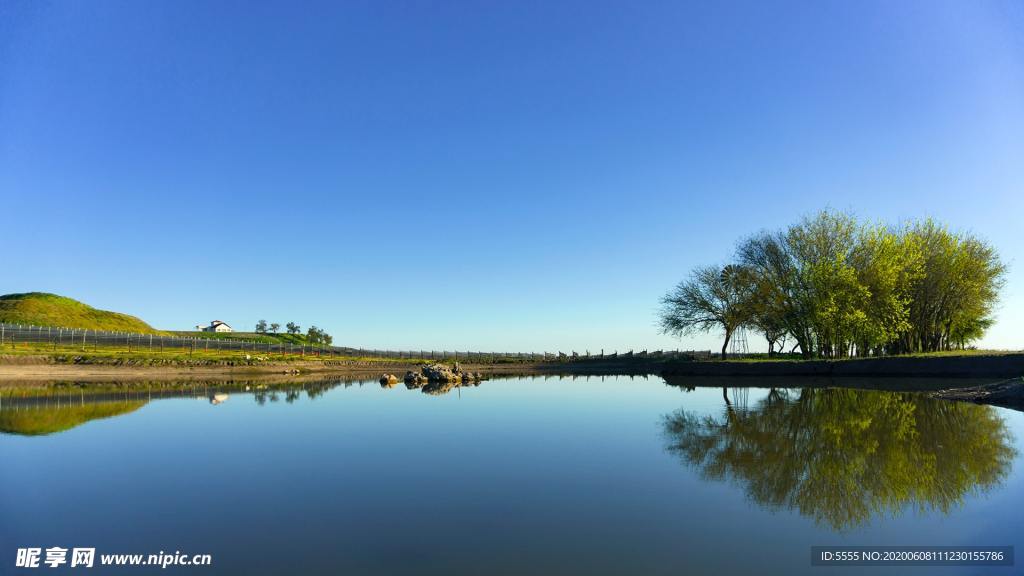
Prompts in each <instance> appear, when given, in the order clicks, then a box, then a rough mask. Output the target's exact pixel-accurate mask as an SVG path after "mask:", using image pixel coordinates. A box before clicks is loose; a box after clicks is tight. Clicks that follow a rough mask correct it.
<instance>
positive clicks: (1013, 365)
mask: <svg viewBox="0 0 1024 576" xmlns="http://www.w3.org/2000/svg"><path fill="white" fill-rule="evenodd" d="M661 373H662V374H665V375H673V376H827V377H847V376H853V377H864V376H899V377H904V376H906V377H937V378H1016V377H1018V376H1022V375H1024V354H1020V353H1013V354H993V355H964V356H921V357H915V356H907V357H895V356H894V357H889V358H859V359H854V360H806V361H764V362H736V361H734V362H679V363H670V364H665V365H664V366H663V367H662V369H661Z"/></svg>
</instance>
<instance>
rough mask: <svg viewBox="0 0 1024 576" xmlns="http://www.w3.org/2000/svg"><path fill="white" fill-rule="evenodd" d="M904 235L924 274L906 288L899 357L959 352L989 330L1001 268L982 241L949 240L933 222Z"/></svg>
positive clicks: (948, 234) (1003, 270) (945, 231)
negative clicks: (905, 320) (917, 252)
mask: <svg viewBox="0 0 1024 576" xmlns="http://www.w3.org/2000/svg"><path fill="white" fill-rule="evenodd" d="M904 233H905V234H906V235H908V236H909V239H908V241H909V242H914V243H916V244H917V245H918V246H920V250H921V252H922V258H923V267H922V268H923V269H922V272H921V274H920V275H918V276H916V277H915V278H914V279H913V282H912V286H911V288H910V292H911V297H912V298H911V303H910V317H909V321H910V325H911V326H910V329H909V330H907V331H906V332H904V333H903V334H902V338H901V341H900V349H901V351H905V352H917V351H924V352H931V351H936V350H948V349H950V348H952V347H954V346H956V347H960V348H963V347H964V345H965V344H966V343H967V342H969V341H971V340H973V339H975V338H978V337H980V336H981V335H982V334H983V333H984V330H985V329H986V328H988V326H990V325H991V324H992V318H991V314H992V311H993V310H994V308H995V305H996V302H997V301H998V298H999V291H1000V290H1001V289H1002V288H1003V286H1004V285H1005V277H1006V266H1005V265H1004V264H1003V263H1002V262H1001V261H1000V259H999V256H998V254H997V252H996V250H995V249H994V248H992V247H991V246H990V245H988V244H987V243H985V242H984V241H982V240H980V239H978V238H976V237H974V236H971V235H968V234H954V233H952V232H950V231H949V230H948V229H947V228H946V227H944V226H941V225H939V224H937V223H935V222H933V221H932V220H926V221H924V222H920V223H917V224H914V225H913V226H911V227H909V228H908V229H907V230H906V231H905V232H904Z"/></svg>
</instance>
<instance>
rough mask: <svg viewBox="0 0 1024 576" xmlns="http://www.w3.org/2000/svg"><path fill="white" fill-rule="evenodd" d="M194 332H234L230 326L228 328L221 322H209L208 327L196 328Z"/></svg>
mask: <svg viewBox="0 0 1024 576" xmlns="http://www.w3.org/2000/svg"><path fill="white" fill-rule="evenodd" d="M196 330H201V331H203V332H234V330H232V329H231V326H228V324H227V323H226V322H221V321H220V320H214V321H213V322H210V325H209V326H196Z"/></svg>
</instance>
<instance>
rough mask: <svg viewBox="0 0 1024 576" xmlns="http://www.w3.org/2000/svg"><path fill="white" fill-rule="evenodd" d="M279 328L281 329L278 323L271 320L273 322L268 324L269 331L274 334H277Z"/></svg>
mask: <svg viewBox="0 0 1024 576" xmlns="http://www.w3.org/2000/svg"><path fill="white" fill-rule="evenodd" d="M280 329H281V325H280V324H278V323H277V322H273V323H271V324H270V331H271V332H273V333H274V334H277V331H278V330H280Z"/></svg>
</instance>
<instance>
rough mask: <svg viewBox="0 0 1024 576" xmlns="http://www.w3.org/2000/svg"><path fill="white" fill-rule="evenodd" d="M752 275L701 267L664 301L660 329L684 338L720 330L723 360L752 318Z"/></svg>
mask: <svg viewBox="0 0 1024 576" xmlns="http://www.w3.org/2000/svg"><path fill="white" fill-rule="evenodd" d="M754 289H755V285H754V282H753V276H751V274H750V273H749V271H748V270H746V269H744V268H742V267H740V266H726V267H724V268H721V267H718V266H706V267H703V268H698V269H697V270H695V271H694V272H693V274H692V275H691V276H690V278H689V279H687V280H684V281H683V282H680V283H679V284H678V285H677V286H676V287H675V289H674V290H672V291H671V292H669V293H668V294H666V295H665V297H664V298H662V301H661V303H662V308H661V330H662V332H663V333H666V334H672V335H674V336H682V335H686V334H693V333H697V332H710V331H711V330H715V329H721V330H722V331H723V332H724V333H725V337H724V340H723V342H722V358H725V357H726V350H727V349H728V346H729V340H730V339H731V338H732V335H733V334H734V333H735V332H736V330H737V329H738V328H740V327H741V326H743V325H744V324H747V323H748V322H750V321H751V319H752V317H753V309H752V305H753V299H752V296H753V294H754Z"/></svg>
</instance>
